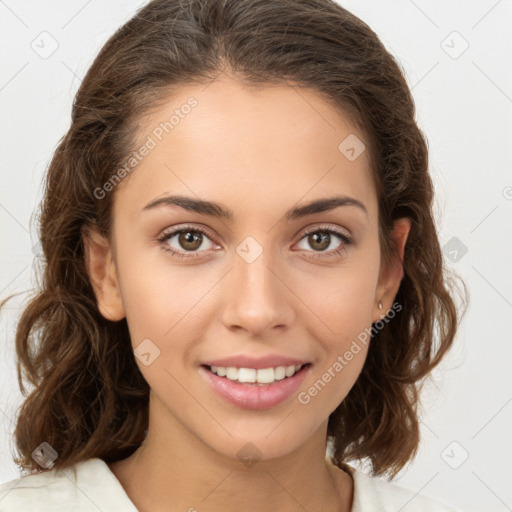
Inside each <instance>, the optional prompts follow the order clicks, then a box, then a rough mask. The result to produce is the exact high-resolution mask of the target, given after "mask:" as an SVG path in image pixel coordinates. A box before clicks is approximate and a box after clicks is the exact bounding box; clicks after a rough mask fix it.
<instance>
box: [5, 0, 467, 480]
mask: <svg viewBox="0 0 512 512" xmlns="http://www.w3.org/2000/svg"><path fill="white" fill-rule="evenodd" d="M219 73H226V74H230V75H232V76H234V77H236V78H237V79H238V80H240V82H241V83H244V84H247V85H250V86H255V87H259V86H262V87H263V86H266V85H270V84H280V85H283V84H285V85H289V86H293V87H306V88H308V89H313V90H314V91H315V92H316V93H317V94H319V95H322V97H323V98H325V100H326V101H328V102H329V103H330V104H331V105H332V106H333V107H334V108H338V109H339V110H340V112H343V113H344V115H346V116H348V117H349V119H350V120H351V122H352V123H353V124H354V126H356V127H357V128H358V129H359V130H361V132H362V133H364V136H365V142H367V147H368V148H369V155H370V158H371V160H372V165H371V168H372V169H371V170H372V178H373V181H374V183H375V189H376V193H377V199H378V205H379V241H380V247H381V255H382V258H383V262H384V264H386V263H388V262H390V261H391V258H393V257H396V254H395V252H394V247H393V245H392V243H391V237H390V230H391V229H392V226H393V221H394V220H396V219H398V218H400V217H409V218H410V219H411V223H412V225H411V230H410V233H409V236H408V239H407V244H406V249H405V255H404V259H403V267H404V277H403V280H402V282H401V284H400V288H399V290H398V293H397V295H396V297H395V301H396V302H398V303H399V304H401V306H402V310H401V311H400V313H399V314H397V316H396V318H394V319H393V320H392V321H390V322H388V323H386V325H385V326H384V327H383V329H381V330H380V331H379V332H378V333H377V334H375V335H374V336H373V337H372V341H371V343H370V346H369V349H368V354H367V359H366V361H365V364H364V367H363V370H362V372H361V374H360V376H359V378H358V379H357V381H356V383H355V384H354V386H353V387H352V389H351V390H350V392H349V393H348V395H347V397H346V398H345V399H344V400H343V402H342V403H341V404H340V405H339V406H338V407H337V409H336V410H335V411H334V412H333V413H332V414H331V415H330V417H329V421H328V432H327V434H328V439H329V440H330V441H331V442H332V446H333V456H332V460H333V462H334V463H335V464H336V465H338V466H339V467H342V465H343V464H345V463H346V462H347V461H350V460H359V459H367V460H368V461H369V462H370V464H371V469H372V473H373V474H374V475H382V474H385V473H389V474H390V475H391V476H394V475H396V473H398V471H399V470H400V469H401V468H402V467H403V466H404V465H405V464H406V463H407V462H408V461H409V460H411V459H412V458H413V457H414V456H415V454H416V451H417V448H418V444H419V420H418V414H417V406H418V397H419V391H420V389H421V386H422V384H423V382H424V380H425V377H427V376H428V375H429V374H430V372H431V371H432V369H433V368H434V367H435V366H436V365H438V364H439V362H440V361H441V359H442V358H443V357H444V355H445V354H446V352H447V351H448V350H449V348H450V347H451V345H452V343H453V340H454V337H455V334H456V331H457V323H458V318H457V307H456V305H455V301H454V296H453V293H452V290H453V289H454V285H455V279H453V280H452V281H450V277H451V276H452V274H450V273H449V271H448V269H447V268H446V267H445V266H444V263H443V258H442V252H441V248H440V245H439V240H438V235H437V232H436V227H435V222H434V219H433V214H432V201H433V185H432V182H431V178H430V176H429V173H428V148H427V143H426V140H425V137H424V135H423V134H422V132H421V130H420V129H419V128H418V126H417V124H416V121H415V107H414V102H413V98H412V95H411V92H410V90H409V88H408V86H407V83H406V80H405V78H404V75H403V72H402V70H401V67H400V65H399V64H398V63H397V61H396V60H395V59H394V58H393V56H392V55H391V54H390V53H388V51H387V50H386V49H385V47H384V46H383V44H382V43H381V42H380V41H379V39H378V37H377V35H376V34H375V33H374V32H373V31H372V30H371V29H370V28H369V27H368V26H367V25H366V24H365V23H364V22H362V21H361V20H360V19H359V18H357V17H356V16H354V15H352V14H351V13H350V12H348V11H347V10H345V9H343V8H342V7H341V6H339V5H338V4H336V3H335V2H334V1H332V0H296V1H294V2H293V3H292V4H291V3H290V2H289V1H286V0H272V1H271V2H269V1H267V0H209V1H207V0H153V1H152V2H150V3H148V4H147V5H146V6H144V7H143V8H141V9H140V10H139V11H138V12H137V14H136V15H135V16H134V17H133V18H132V19H130V20H129V21H128V22H127V23H126V24H125V25H123V26H122V27H120V28H119V29H118V30H117V31H116V32H115V33H114V34H113V35H112V37H111V38H110V39H109V40H108V41H107V43H106V44H105V45H104V47H103V48H102V49H101V51H100V52H99V54H98V55H97V57H96V59H95V60H94V62H93V64H92V66H91V67H90V69H89V70H88V72H87V74H86V76H85V78H84V80H83V82H82V84H81V86H80V88H79V90H78V92H77V94H76V97H75V99H74V102H73V107H72V116H71V126H70V128H69V131H68V132H67V133H66V134H65V136H64V137H63V138H62V139H61V140H60V141H59V145H58V147H57V149H56V151H55V153H54V155H53V158H52V160H51V162H50V165H49V168H48V170H47V175H46V179H45V187H44V197H43V201H42V202H41V214H40V241H41V246H42V250H43V254H44V273H43V280H42V283H41V289H40V290H39V291H38V293H37V294H36V295H35V297H33V298H32V299H31V300H30V301H29V303H28V304H27V306H26V308H25V309H24V310H23V312H22V314H21V316H20V319H19V323H18V325H17V330H16V339H15V344H16V354H17V358H18V362H17V371H18V382H19V386H20V389H21V391H22V393H23V395H24V396H26V394H27V393H26V389H25V387H24V385H23V380H26V381H27V382H28V383H30V384H31V385H32V386H34V389H33V390H32V391H31V392H30V394H29V395H28V397H27V398H26V399H25V401H24V403H23V404H22V406H21V407H20V411H19V416H18V418H17V424H16V429H15V432H14V437H15V442H16V448H17V455H16V456H15V457H14V460H15V462H16V463H17V464H18V465H20V466H21V468H22V469H24V470H29V471H33V472H39V471H41V467H40V465H39V464H38V463H37V462H36V461H35V460H34V459H33V458H32V456H31V454H32V452H33V451H34V450H35V449H36V447H37V446H38V445H40V444H41V443H42V442H47V443H48V444H50V446H52V447H53V448H54V449H55V450H56V451H57V452H58V458H57V459H56V460H55V462H54V465H53V468H63V467H67V466H70V465H72V464H74V463H76V462H79V461H82V460H85V459H88V458H90V457H99V458H102V459H104V460H105V461H106V462H113V461H116V460H119V459H123V458H125V457H127V456H129V455H130V454H131V453H133V452H134V451H135V450H136V449H137V448H138V447H139V446H140V444H141V443H142V442H143V440H144V438H145V435H146V432H147V428H148V405H149V386H148V384H147V382H146V381H145V380H144V378H143V376H142V374H141V373H140V371H139V369H138V367H137V364H136V362H135V359H134V354H133V350H132V347H131V342H130V335H129V331H128V326H127V322H126V319H123V320H121V321H119V322H111V321H108V320H107V319H105V318H104V317H103V316H102V315H101V314H100V312H99V310H98V305H97V302H96V298H95V295H94V292H93V289H92V286H91V283H90V281H89V277H88V274H87V272H86V269H85V264H84V246H83V235H84V233H85V231H86V229H87V228H88V227H90V226H94V227H96V228H97V229H98V230H99V231H100V233H102V234H103V235H104V236H105V237H106V238H108V239H110V235H111V227H112V221H113V219H112V204H113V200H114V198H115V191H114V192H112V193H109V194H107V195H106V197H105V198H103V199H98V198H97V197H95V195H94V190H95V189H97V188H98V187H102V186H103V184H104V183H105V182H106V181H107V180H108V179H109V178H110V177H111V176H112V175H113V174H114V173H115V172H116V170H117V169H118V168H119V166H121V165H122V164H123V162H124V160H125V159H126V157H127V155H129V154H130V153H131V152H133V151H134V150H135V149H136V148H137V143H138V141H137V140H135V135H134V134H135V133H137V126H139V123H140V122H141V120H142V118H143V117H144V116H145V115H147V114H148V113H149V112H151V111H153V110H156V109H157V108H158V106H159V105H161V104H162V103H163V102H164V101H166V100H168V98H169V97H170V95H172V94H173V93H174V92H175V91H176V90H177V89H178V88H181V87H185V86H187V85H190V84H202V83H207V82H209V81H212V80H215V78H216V77H217V76H218V75H219ZM125 179H129V178H125ZM121 185H122V184H121ZM462 284H463V285H464V283H462ZM464 288H465V285H464ZM7 300H9V299H6V300H4V301H3V302H2V304H1V305H2V306H3V304H5V302H6V301H7ZM436 340H437V346H436Z"/></svg>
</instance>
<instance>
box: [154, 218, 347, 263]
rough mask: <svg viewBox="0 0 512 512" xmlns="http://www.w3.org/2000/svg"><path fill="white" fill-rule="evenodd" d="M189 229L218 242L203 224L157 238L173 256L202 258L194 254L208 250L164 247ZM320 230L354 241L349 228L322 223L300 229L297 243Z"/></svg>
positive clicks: (186, 225)
mask: <svg viewBox="0 0 512 512" xmlns="http://www.w3.org/2000/svg"><path fill="white" fill-rule="evenodd" d="M187 230H188V231H196V232H199V233H202V234H203V235H205V236H206V237H207V238H208V239H209V240H210V241H211V242H212V243H213V244H217V242H216V241H215V237H214V236H212V235H211V233H210V231H209V230H208V229H207V228H205V227H202V226H197V225H195V226H194V225H191V224H184V225H178V226H176V227H173V228H170V229H169V230H164V231H163V232H162V234H161V235H160V236H158V237H157V240H158V242H160V243H161V244H162V248H163V249H164V250H166V251H167V252H171V253H172V255H173V256H174V255H176V254H177V255H178V257H183V258H200V257H201V256H193V255H194V254H198V253H201V252H208V251H192V252H190V256H189V255H186V253H185V252H184V251H176V250H174V249H172V248H170V247H163V244H165V243H166V242H167V241H168V240H170V239H171V238H173V237H174V236H176V235H177V234H179V233H181V232H183V231H187ZM320 231H327V232H329V233H334V234H335V235H336V236H338V237H339V238H340V239H341V241H342V246H343V247H344V246H346V245H350V244H351V243H352V234H351V233H350V232H349V231H348V230H346V229H344V228H342V227H340V226H337V225H335V224H321V225H316V226H311V227H310V228H306V229H305V230H301V231H300V233H301V237H300V239H299V240H298V241H297V243H298V242H300V241H302V240H303V239H304V238H305V237H306V236H308V235H310V234H311V233H317V232H320ZM217 245H219V244H217ZM338 251H340V248H338V249H335V250H331V251H325V252H324V251H320V252H319V253H317V255H316V256H313V257H314V258H323V257H324V256H322V254H325V255H326V256H325V258H328V257H329V256H332V255H335V254H336V253H337V252H338ZM308 252H314V251H308Z"/></svg>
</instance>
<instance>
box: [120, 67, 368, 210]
mask: <svg viewBox="0 0 512 512" xmlns="http://www.w3.org/2000/svg"><path fill="white" fill-rule="evenodd" d="M136 139H137V144H136V146H135V147H136V152H138V153H139V156H138V159H137V161H136V165H135V166H134V167H133V170H132V171H131V173H130V175H129V179H127V180H124V181H122V182H121V184H120V185H118V187H117V189H116V190H115V193H116V204H117V205H118V207H119V208H121V207H122V208H123V210H126V211H127V212H128V213H129V212H131V213H132V214H133V215H135V214H136V213H138V212H140V210H141V209H142V208H143V207H144V205H146V204H147V203H148V202H149V201H150V200H152V199H154V198H155V197H157V196H158V195H162V194H166V193H168V194H171V193H172V194H175V193H179V194H184V195H189V196H196V197H199V198H202V199H207V200H214V201H218V202H222V203H224V204H227V205H229V206H230V207H231V209H232V210H234V211H236V210H244V211H246V212H247V213H248V214H249V213H254V211H255V209H257V208H259V210H260V211H261V210H264V209H265V208H266V207H268V208H270V209H272V210H274V211H275V209H276V208H278V207H282V208H283V210H284V209H286V210H287V209H289V207H290V206H291V205H294V204H296V203H299V202H309V201H311V200H313V199H316V198H318V197H325V196H332V195H334V194H344V195H347V196H351V197H355V198H357V199H358V200H360V201H361V202H363V203H364V204H365V206H366V208H367V209H368V212H369V215H370V216H372V215H374V214H375V212H376V206H377V205H376V197H375V192H374V187H373V182H372V179H371V173H370V167H369V166H370V163H369V155H368V151H367V150H365V151H362V153H361V154H360V155H359V156H358V157H357V158H355V159H354V158H353V156H354V152H352V153H348V157H347V153H346V149H347V145H348V146H354V147H355V151H357V152H359V151H361V150H362V148H363V147H364V146H363V145H362V144H364V135H363V134H362V133H361V132H360V131H358V130H357V129H356V128H355V127H354V126H353V125H352V124H351V122H350V120H349V119H348V118H347V117H346V116H344V115H343V114H342V113H341V112H340V111H339V109H335V108H334V107H333V106H332V105H331V104H329V103H328V102H326V101H325V100H324V99H323V98H322V96H320V95H319V94H317V93H316V92H315V91H314V90H311V89H307V88H297V87H291V86H287V85H265V86H262V87H257V88H255V87H248V86H245V85H243V84H241V83H240V82H238V81H235V80H232V79H230V78H224V77H223V78H221V79H217V80H216V81H214V82H211V83H209V84H202V85H190V86H182V87H181V88H179V89H177V90H176V91H174V92H173V94H172V96H169V97H168V99H166V100H165V101H163V102H162V103H160V104H159V106H158V108H154V109H152V111H151V112H150V113H149V114H148V115H146V116H145V117H144V118H142V119H140V120H139V123H138V127H137V130H136ZM340 144H341V146H340ZM143 147H146V149H145V150H143ZM349 149H351V148H349ZM142 153H144V155H143V156H141V154H142ZM356 156H357V153H356ZM349 157H352V158H349Z"/></svg>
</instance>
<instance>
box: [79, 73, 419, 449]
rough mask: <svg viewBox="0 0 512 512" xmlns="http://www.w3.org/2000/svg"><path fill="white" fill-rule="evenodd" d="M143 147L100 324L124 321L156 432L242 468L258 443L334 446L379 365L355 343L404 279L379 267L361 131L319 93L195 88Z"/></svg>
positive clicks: (99, 261)
mask: <svg viewBox="0 0 512 512" xmlns="http://www.w3.org/2000/svg"><path fill="white" fill-rule="evenodd" d="M191 97H193V98H195V101H196V103H195V106H194V107H193V108H183V106H184V105H186V104H187V101H189V99H190V98H191ZM188 104H191V103H190V101H189V103H188ZM176 109H178V111H179V112H181V115H179V116H177V117H175V124H174V126H173V128H172V129H169V128H168V127H167V128H168V133H167V132H166V131H165V130H164V131H163V132H162V130H161V129H160V131H159V130H158V127H159V126H160V127H161V126H162V125H160V123H163V122H165V121H168V120H169V119H170V118H171V116H172V115H173V114H174V113H175V111H176ZM185 112H187V113H186V114H185ZM177 119H179V121H176V120H177ZM156 134H159V135H160V137H159V136H157V135H156ZM137 135H138V139H139V141H140V142H141V144H140V146H142V145H143V144H144V143H145V142H148V146H152V147H150V148H149V149H148V151H147V152H146V153H147V154H146V155H145V156H144V157H143V158H142V160H141V161H140V162H139V163H138V164H137V166H136V168H135V170H134V171H133V173H132V174H131V175H130V176H129V178H128V179H125V180H124V181H123V182H122V183H121V184H119V185H118V186H117V187H116V189H115V191H114V193H115V203H114V209H113V214H114V224H113V233H112V245H111V246H109V245H105V244H103V245H102V243H100V242H99V239H98V238H96V239H94V238H92V239H91V241H90V242H88V246H87V247H88V269H89V273H90V275H91V277H92V281H93V285H94V287H95V291H96V295H97V298H98V304H99V308H100V311H101V312H102V314H103V315H104V316H105V317H107V318H109V319H111V320H119V319H121V318H124V317H125V316H126V319H127V323H128V326H129V331H130V336H131V341H132V345H133V348H134V350H135V353H136V355H137V357H136V362H137V364H138V367H139V368H140V371H141V372H142V374H143V376H144V378H145V379H146V380H147V382H148V383H149V386H150V388H151V402H150V418H151V420H150V423H151V421H152V422H153V423H154V424H158V425H160V428H161V429H162V430H164V429H167V432H168V431H169V429H171V428H176V429H181V431H183V432H186V433H187V435H191V436H193V437H194V438H195V439H198V440H200V441H202V442H203V443H204V444H206V445H207V446H209V447H211V448H212V449H214V450H215V451H217V452H218V453H219V454H224V455H226V456H228V457H235V456H236V454H237V452H238V451H239V450H240V448H241V447H243V446H244V445H245V443H247V442H250V443H252V444H253V445H254V446H256V447H257V449H258V450H259V452H260V453H261V456H262V458H273V457H278V456H281V455H284V454H286V453H289V452H291V451H293V450H295V449H297V448H299V447H300V446H301V445H303V444H304V443H306V442H307V440H308V439H311V438H312V436H314V435H315V433H316V434H317V435H319V434H318V433H321V434H320V436H321V437H322V436H323V440H324V441H325V428H326V422H327V419H328V417H329V414H330V413H331V412H332V411H333V410H334V409H335V408H336V407H337V406H338V405H339V404H340V402H341V401H342V400H343V399H344V397H345V396H346V395H347V393H348V392H349V390H350V388H351V387H352V386H353V385H354V383H355V381H356V379H357V377H358V375H359V373H360V372H361V369H362V367H363V364H364V361H365V357H366V353H367V350H368V345H367V344H366V345H365V344H364V343H361V342H359V343H358V347H359V350H358V351H356V349H354V348H353V347H354V341H355V340H358V335H360V334H361V333H363V332H364V331H365V329H369V328H371V324H372V322H376V321H377V320H379V319H380V316H379V313H382V312H383V311H384V312H385V311H386V310H387V309H388V308H390V307H391V306H392V303H393V299H394V296H395V294H396V292H397V289H398V285H399V282H400V278H401V276H402V270H401V265H400V264H397V265H395V266H393V267H390V268H387V269H384V268H381V259H380V248H379V241H378V209H377V198H376V195H375V190H374V187H373V184H372V180H371V175H370V168H369V158H368V155H367V152H366V151H363V152H362V153H361V154H360V156H358V157H357V158H355V159H354V158H347V154H348V155H349V156H352V157H353V155H352V154H351V153H350V152H349V153H347V152H346V151H345V152H342V151H340V149H339V146H340V143H341V142H342V141H343V140H344V139H345V138H346V137H347V136H351V137H354V136H356V137H358V139H359V140H361V141H364V136H363V134H362V133H360V132H358V131H357V130H356V129H355V128H354V127H353V126H352V125H351V124H350V123H349V122H348V120H347V119H346V118H345V117H344V116H342V115H341V114H340V113H338V112H335V111H334V110H333V108H332V107H331V106H329V105H328V104H327V103H325V102H324V100H323V99H322V98H321V97H320V96H318V95H317V94H316V93H315V92H314V91H310V90H305V89H301V90H300V92H299V91H296V90H295V89H294V88H291V87H287V86H266V87H264V88H260V89H248V88H246V87H244V86H242V85H241V84H239V83H238V82H236V81H233V80H231V79H229V78H222V79H218V80H217V81H215V82H212V83H211V84H210V85H208V86H207V87H206V88H205V86H204V85H202V86H190V87H186V88H185V87H184V88H183V89H182V90H180V91H179V94H176V95H174V96H173V97H172V98H170V99H169V101H168V102H167V103H166V104H165V106H164V107H162V108H160V109H159V110H157V111H154V112H153V113H152V114H151V115H150V116H149V117H147V118H145V119H144V120H142V121H141V123H140V124H139V127H138V132H137ZM148 136H149V137H150V138H151V139H152V140H153V141H154V143H155V144H152V143H151V142H149V139H148ZM159 138H161V140H159ZM348 140H351V139H348ZM353 140H356V139H353ZM358 147H359V146H358ZM357 149H358V148H356V150H357ZM171 196H183V198H189V201H188V202H186V201H181V202H179V201H178V203H179V204H176V202H175V201H174V202H173V201H172V200H171V199H170V198H171ZM340 197H344V198H345V200H344V201H340V202H338V203H334V202H332V203H331V204H330V206H331V207H330V208H327V207H324V208H322V207H317V208H315V207H312V208H309V209H308V208H303V207H304V206H306V205H309V204H311V203H313V202H317V201H323V200H325V199H331V198H338V199H339V198H340ZM200 201H207V202H211V203H215V204H216V205H218V206H211V205H205V204H203V205H202V208H201V209H199V210H200V211H197V210H198V207H199V206H200V205H201V204H200V203H199V202H200ZM224 210H225V212H224V213H225V215H224V214H222V215H220V214H219V212H221V211H224ZM290 212H294V213H290ZM405 220H406V219H404V222H401V223H399V224H397V225H396V229H395V231H394V232H393V233H392V234H393V237H394V238H395V241H396V242H397V245H398V249H399V252H400V253H401V254H403V246H404V244H405V239H406V236H407V231H408V227H409V224H408V223H407V222H405ZM95 240H96V242H98V243H96V242H95ZM100 247H102V248H103V249H100ZM379 300H381V301H382V304H383V310H380V309H379V308H378V306H377V304H378V302H379ZM359 339H361V338H359ZM351 347H352V348H351ZM347 352H351V353H352V357H350V358H349V357H347V356H348V354H347ZM340 358H341V359H340ZM228 359H229V360H228ZM342 361H343V362H342ZM336 363H337V364H336ZM295 365H297V366H299V365H303V366H301V368H300V369H299V371H298V372H296V373H295V374H293V375H292V376H290V377H287V376H286V375H291V374H292V372H293V371H295V368H292V367H293V366H295ZM211 366H214V367H217V369H216V368H213V370H216V371H217V372H218V373H219V374H220V375H214V374H213V373H212V371H211V368H210V367H211ZM340 366H341V368H340ZM282 367H285V369H284V370H283V369H282ZM225 368H231V369H230V370H226V369H225ZM239 368H246V370H238V369H239ZM286 368H288V373H286V372H287V370H286ZM237 370H238V371H237ZM258 370H260V371H258ZM225 372H227V374H228V375H227V376H222V374H223V373H225ZM326 375H327V376H326ZM329 376H330V378H329ZM283 377H284V378H283ZM233 378H234V379H235V380H232V379H233ZM253 379H257V380H259V381H267V382H268V381H269V380H270V381H272V380H273V381H274V382H273V383H266V384H265V383H263V382H260V383H258V382H250V381H252V380H253ZM276 379H277V380H276ZM238 380H241V381H245V380H248V381H249V382H238ZM319 380H320V381H321V384H319ZM315 383H316V386H315ZM315 389H316V392H315ZM150 429H151V426H150Z"/></svg>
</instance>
